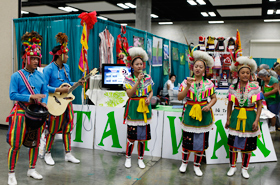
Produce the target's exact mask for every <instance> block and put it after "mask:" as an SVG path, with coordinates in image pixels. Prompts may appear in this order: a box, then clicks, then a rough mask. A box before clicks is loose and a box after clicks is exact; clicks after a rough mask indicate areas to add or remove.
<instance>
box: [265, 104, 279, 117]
mask: <svg viewBox="0 0 280 185" xmlns="http://www.w3.org/2000/svg"><path fill="white" fill-rule="evenodd" d="M267 109H268V110H269V111H270V112H272V113H273V114H275V115H278V114H279V111H280V103H278V104H267Z"/></svg>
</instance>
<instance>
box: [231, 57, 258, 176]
mask: <svg viewBox="0 0 280 185" xmlns="http://www.w3.org/2000/svg"><path fill="white" fill-rule="evenodd" d="M236 55H237V54H236ZM233 61H234V62H233V63H232V65H231V71H237V72H238V71H239V70H240V69H242V68H249V69H250V71H251V73H254V72H255V71H256V69H257V64H256V62H255V61H254V60H253V59H252V58H249V57H245V56H242V57H238V58H237V59H236V56H235V57H233ZM235 86H237V87H235ZM262 99H263V94H262V92H261V90H260V88H259V86H258V85H256V84H255V83H251V82H250V81H248V83H247V85H246V87H245V88H244V89H243V88H242V89H241V88H240V83H238V84H233V85H231V86H230V87H229V95H228V100H229V102H230V101H231V102H233V105H234V110H233V111H232V113H231V116H230V122H229V137H228V145H229V147H230V149H229V150H230V151H229V152H230V164H231V168H230V170H229V171H228V174H227V175H228V176H232V175H234V173H235V171H236V160H237V152H241V153H242V175H243V177H244V178H249V174H248V172H247V169H248V165H249V161H250V157H251V152H252V151H254V150H256V148H257V136H258V135H260V134H261V131H260V125H259V124H258V129H257V130H253V123H254V122H255V120H256V115H257V114H256V112H255V110H254V109H255V104H256V102H257V101H259V100H262Z"/></svg>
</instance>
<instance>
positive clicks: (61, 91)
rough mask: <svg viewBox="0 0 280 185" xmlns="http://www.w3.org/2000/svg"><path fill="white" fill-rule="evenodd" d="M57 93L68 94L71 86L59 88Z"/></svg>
mask: <svg viewBox="0 0 280 185" xmlns="http://www.w3.org/2000/svg"><path fill="white" fill-rule="evenodd" d="M55 91H56V92H60V93H68V91H69V86H64V87H59V88H57V89H56V90H55Z"/></svg>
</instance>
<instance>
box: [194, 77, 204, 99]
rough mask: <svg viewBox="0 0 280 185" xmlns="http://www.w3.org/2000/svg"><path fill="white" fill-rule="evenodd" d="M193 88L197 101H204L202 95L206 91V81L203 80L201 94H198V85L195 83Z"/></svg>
mask: <svg viewBox="0 0 280 185" xmlns="http://www.w3.org/2000/svg"><path fill="white" fill-rule="evenodd" d="M193 88H194V95H195V97H196V98H197V101H198V102H201V100H202V93H203V92H204V91H205V84H204V79H202V90H201V92H200V93H199V94H198V93H197V88H196V83H194V85H193Z"/></svg>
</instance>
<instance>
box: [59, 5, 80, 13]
mask: <svg viewBox="0 0 280 185" xmlns="http://www.w3.org/2000/svg"><path fill="white" fill-rule="evenodd" d="M58 9H60V10H63V11H65V12H78V11H79V10H78V9H76V8H72V7H69V6H66V7H61V6H60V7H58Z"/></svg>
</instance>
